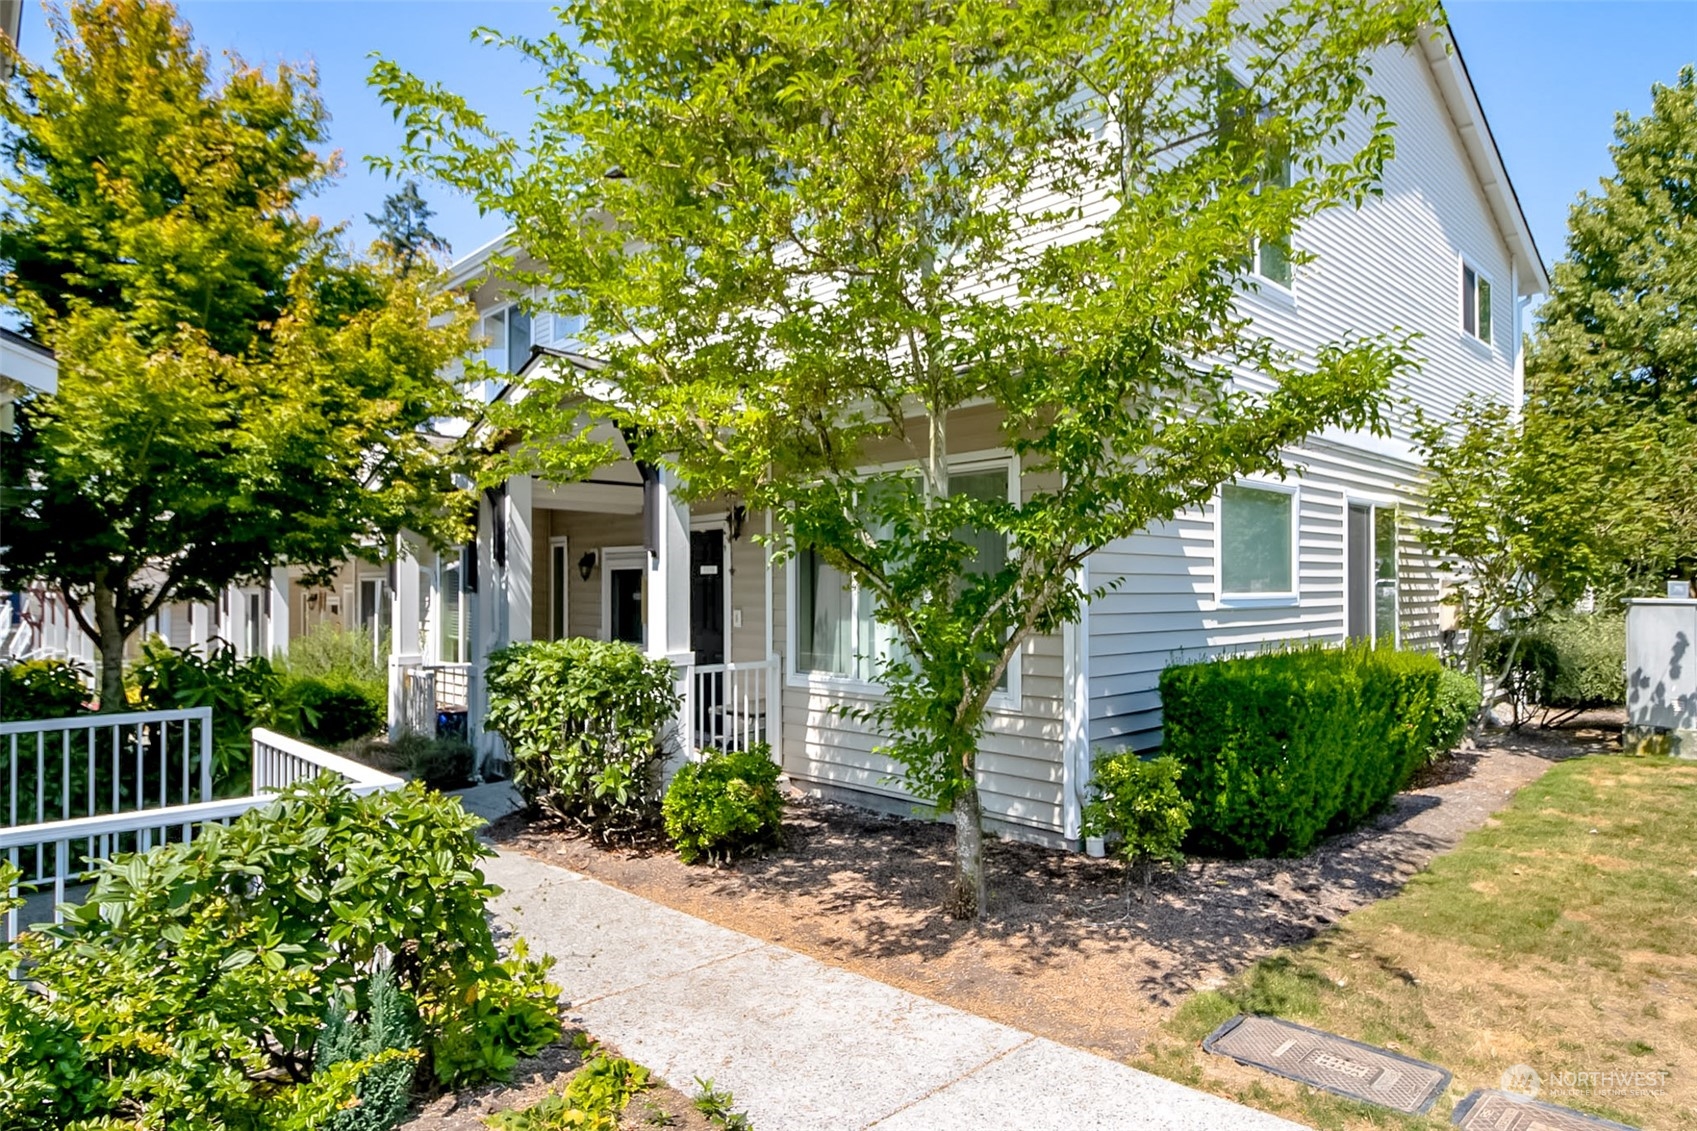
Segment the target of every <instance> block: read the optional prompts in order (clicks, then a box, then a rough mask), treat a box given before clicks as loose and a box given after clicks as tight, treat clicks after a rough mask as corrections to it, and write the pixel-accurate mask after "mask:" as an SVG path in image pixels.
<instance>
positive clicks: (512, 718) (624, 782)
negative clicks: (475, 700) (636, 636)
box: [485, 637, 678, 840]
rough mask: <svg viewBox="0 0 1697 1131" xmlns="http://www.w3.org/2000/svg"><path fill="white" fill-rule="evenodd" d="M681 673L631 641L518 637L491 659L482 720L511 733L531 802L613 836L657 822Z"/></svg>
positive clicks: (517, 776) (516, 765)
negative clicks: (666, 737)
mask: <svg viewBox="0 0 1697 1131" xmlns="http://www.w3.org/2000/svg"><path fill="white" fill-rule="evenodd" d="M675 679H676V677H675V676H674V674H673V671H672V665H671V664H669V663H667V662H666V661H665V660H656V659H650V658H649V657H648V656H646V655H644V654H643V651H642V649H640V648H638V647H636V646H635V645H634V644H625V643H621V642H618V641H602V640H585V639H583V638H581V637H573V638H571V639H567V640H549V641H532V642H530V643H526V644H515V645H513V646H512V647H510V648H503V649H501V650H500V651H498V652H495V653H492V654H491V655H490V657H489V667H488V670H487V672H486V675H485V683H486V686H487V687H488V689H489V710H488V716H487V719H486V726H487V727H488V728H489V729H490V730H493V731H495V732H496V733H497V734H499V735H500V736H501V737H502V738H503V739H505V740H506V742H507V749H508V751H509V753H510V754H511V755H512V762H513V784H514V785H516V786H517V787H518V790H519V792H520V793H521V794H523V795H524V799H525V800H526V801H527V802H529V803H530V804H531V805H534V806H536V807H537V808H539V809H541V810H542V811H543V812H545V813H547V814H549V815H550V816H553V817H556V818H558V819H560V820H563V821H569V822H571V823H572V824H575V825H578V826H580V827H582V828H583V829H585V830H587V831H588V832H589V833H590V834H591V835H592V836H595V837H597V838H598V839H601V840H608V839H613V838H616V837H619V836H624V835H629V834H631V833H634V832H637V831H639V830H645V829H648V828H651V827H652V826H653V824H654V818H655V816H656V813H657V809H658V801H659V783H658V780H657V778H658V775H657V771H658V769H659V765H660V762H661V761H662V759H663V758H664V757H665V749H664V747H663V746H662V744H661V734H662V732H663V730H664V728H665V727H666V725H667V724H668V723H669V722H671V720H672V718H673V717H674V716H675V715H676V714H677V710H678V694H677V688H676V683H675Z"/></svg>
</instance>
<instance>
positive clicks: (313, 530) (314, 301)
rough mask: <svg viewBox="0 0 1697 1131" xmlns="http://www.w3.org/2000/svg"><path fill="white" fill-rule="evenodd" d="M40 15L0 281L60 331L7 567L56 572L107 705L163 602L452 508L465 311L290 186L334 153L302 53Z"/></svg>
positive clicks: (3, 108)
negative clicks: (94, 648) (447, 447)
mask: <svg viewBox="0 0 1697 1131" xmlns="http://www.w3.org/2000/svg"><path fill="white" fill-rule="evenodd" d="M53 28H54V33H55V37H56V48H55V52H54V64H53V66H52V67H47V66H38V65H35V64H32V63H30V62H28V61H20V62H19V64H18V76H17V79H16V81H15V82H14V84H13V85H12V86H11V87H8V88H7V89H6V90H5V92H4V93H0V122H3V123H4V126H3V129H4V142H3V144H4V147H5V150H6V153H7V156H8V157H9V158H10V160H9V162H8V165H7V168H6V171H5V173H4V175H3V180H0V183H3V185H4V192H5V206H4V212H3V213H0V267H3V271H4V275H3V280H0V293H3V294H4V296H5V298H6V300H7V301H9V302H10V303H12V304H14V305H15V306H16V307H18V308H19V309H20V310H21V311H22V312H23V314H24V315H25V316H26V317H27V319H28V321H29V329H30V332H31V333H32V334H33V336H34V337H36V338H37V339H38V340H40V341H42V342H43V343H45V344H46V345H48V346H51V347H52V348H54V349H55V350H56V351H57V353H58V358H59V391H58V393H57V395H55V396H52V397H41V398H36V399H33V400H31V401H28V402H25V403H23V404H21V405H20V406H19V412H18V428H17V430H16V432H15V434H12V435H9V436H6V437H0V443H3V444H4V447H5V452H4V460H3V461H0V462H3V468H0V492H3V494H0V521H3V524H4V530H5V535H4V537H5V542H6V552H5V555H4V558H3V564H0V578H3V580H4V581H5V583H6V584H7V585H8V586H9V587H12V588H17V587H19V586H21V585H24V584H27V583H31V582H37V581H41V582H47V583H49V584H51V585H53V586H55V587H56V588H57V589H59V591H60V592H62V593H63V594H64V595H65V597H66V599H67V601H68V602H69V604H70V606H71V608H72V610H73V611H74V612H75V613H76V615H77V617H78V619H79V621H80V623H81V624H82V627H83V629H84V631H86V632H87V633H88V634H89V636H91V637H92V638H93V639H94V640H95V641H96V642H97V643H98V645H99V651H100V673H99V677H100V698H101V704H102V706H103V708H105V709H108V710H111V709H121V707H122V704H123V701H124V695H123V683H122V678H123V671H122V665H123V656H124V649H125V642H126V641H127V640H128V639H129V638H130V636H132V635H133V634H134V633H135V631H136V630H137V629H138V628H139V627H141V625H142V624H144V623H145V622H146V620H147V618H148V617H149V616H151V615H152V614H153V613H154V612H155V611H156V610H158V609H159V608H160V607H161V606H163V605H165V604H167V603H169V602H172V601H183V600H201V599H208V598H211V597H212V596H213V595H215V594H216V593H218V592H219V591H220V590H221V589H222V588H224V587H225V586H227V585H230V584H232V583H236V582H239V581H244V580H247V579H251V578H255V577H258V576H260V575H262V574H263V573H264V571H265V570H267V569H269V568H270V567H271V566H273V565H275V564H278V563H282V562H289V563H294V564H298V565H302V566H305V567H308V569H309V571H317V570H327V569H329V568H330V567H331V566H332V565H333V564H334V563H336V562H338V561H339V560H341V559H343V558H345V557H346V556H347V554H348V553H350V552H351V551H352V550H353V549H354V548H356V547H361V548H363V549H365V550H367V551H370V550H372V549H376V550H377V552H382V547H384V546H386V545H392V544H393V535H394V534H395V532H397V531H398V530H399V529H401V528H402V527H403V526H406V527H411V528H414V529H419V530H421V531H424V532H425V533H427V534H430V533H436V532H444V533H445V532H446V531H447V530H448V529H450V528H451V527H453V526H454V525H455V523H456V521H457V512H456V510H455V508H453V507H451V506H447V505H445V502H446V500H447V498H448V494H447V492H448V488H449V482H450V481H449V470H450V468H451V466H452V465H451V461H450V456H449V455H448V454H445V453H444V451H443V449H442V448H441V446H440V445H438V444H436V443H434V442H433V441H432V439H431V438H430V437H429V436H427V435H426V434H425V433H424V432H423V431H422V429H423V428H424V426H426V425H427V424H428V423H429V422H430V421H431V420H432V419H433V418H436V417H439V416H446V415H451V414H453V413H455V412H456V411H457V410H458V408H459V405H460V399H459V397H458V395H457V393H456V391H455V389H454V387H453V386H452V384H451V383H449V382H447V381H445V380H443V379H442V378H440V377H438V376H437V374H438V372H439V371H441V370H442V369H443V368H444V367H445V366H447V364H448V363H449V362H451V361H452V360H453V359H454V358H455V357H456V356H457V355H458V354H459V353H460V352H462V351H463V349H464V347H465V341H466V331H465V326H464V324H463V322H459V321H457V320H456V319H455V318H454V317H453V316H452V312H453V303H452V300H451V299H449V298H448V297H447V296H445V295H442V294H440V293H439V292H438V290H437V288H436V287H435V286H434V283H433V281H432V280H431V279H429V278H427V277H426V276H424V275H423V274H419V273H412V274H407V273H399V272H396V271H393V270H391V269H389V268H388V267H386V266H383V265H379V264H374V263H371V262H366V261H361V260H357V259H352V258H350V257H348V256H347V255H345V254H344V253H342V252H341V251H340V250H338V248H337V246H336V243H335V236H336V233H335V232H334V231H326V230H325V229H324V228H323V227H322V226H321V225H320V223H319V221H318V220H317V219H315V218H312V217H308V216H304V215H302V213H301V212H300V211H299V203H300V201H301V200H302V198H303V197H304V196H305V195H306V194H308V193H310V192H312V191H314V190H315V189H316V188H318V187H319V186H321V185H322V184H323V183H324V181H325V180H326V178H328V177H329V176H330V175H331V174H332V173H333V172H334V167H333V162H332V161H331V160H330V159H327V158H324V157H321V156H320V155H319V154H318V153H317V152H315V150H314V148H313V147H314V146H315V145H316V144H318V143H320V142H321V141H322V140H323V137H324V133H323V126H324V109H323V107H322V105H321V104H320V102H319V100H318V96H317V93H316V89H315V81H316V79H315V76H314V74H313V73H312V72H310V71H302V70H298V69H295V68H291V67H288V66H282V67H279V68H278V69H277V70H276V72H275V73H267V72H265V71H263V70H261V69H258V68H255V67H250V66H248V65H247V64H245V63H243V62H241V61H240V60H239V59H236V58H234V57H228V58H227V62H226V65H225V67H224V69H223V70H222V72H220V73H217V74H214V71H213V67H212V64H211V61H210V60H209V58H208V56H207V54H206V53H205V52H204V51H202V50H199V49H197V48H195V47H194V45H193V43H192V40H191V36H190V32H189V29H188V27H187V26H186V25H184V24H183V23H181V22H180V21H178V20H177V18H176V15H175V12H174V10H173V9H172V8H171V7H170V6H169V5H167V4H156V3H141V2H139V0H118V2H114V3H95V2H93V0H84V2H79V3H76V4H73V5H72V6H71V8H70V11H69V14H68V15H60V16H56V17H55V19H54V24H53ZM85 603H86V606H87V609H88V610H89V611H88V612H87V613H85V611H84V609H85Z"/></svg>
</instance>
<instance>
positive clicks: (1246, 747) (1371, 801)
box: [1161, 646, 1442, 856]
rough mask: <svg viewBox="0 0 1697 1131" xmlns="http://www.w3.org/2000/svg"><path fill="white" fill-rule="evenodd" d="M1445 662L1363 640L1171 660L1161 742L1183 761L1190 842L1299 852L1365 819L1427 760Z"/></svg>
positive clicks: (1220, 849)
mask: <svg viewBox="0 0 1697 1131" xmlns="http://www.w3.org/2000/svg"><path fill="white" fill-rule="evenodd" d="M1441 671H1442V668H1441V667H1440V665H1439V663H1438V661H1437V659H1436V658H1434V657H1432V656H1426V655H1418V654H1415V653H1411V652H1395V651H1391V650H1389V649H1371V648H1364V647H1359V646H1354V647H1347V648H1321V647H1314V648H1304V649H1293V650H1291V651H1285V652H1270V653H1266V654H1263V655H1258V656H1245V657H1239V658H1235V659H1222V660H1211V661H1208V662H1205V663H1198V664H1183V665H1178V666H1174V667H1169V668H1167V669H1166V670H1165V671H1164V672H1162V673H1161V704H1162V712H1163V717H1164V720H1165V721H1164V741H1163V751H1164V752H1165V753H1167V754H1170V755H1172V756H1173V757H1175V758H1177V759H1178V760H1179V762H1180V763H1181V764H1182V766H1183V767H1184V772H1183V776H1182V778H1181V780H1180V788H1181V789H1182V791H1183V793H1184V796H1185V797H1186V798H1187V799H1188V800H1189V801H1190V802H1191V804H1192V805H1193V806H1194V809H1193V811H1192V814H1191V834H1190V844H1191V845H1192V846H1193V847H1194V848H1196V849H1198V850H1200V851H1204V852H1208V853H1216V854H1224V855H1240V856H1270V855H1278V854H1285V855H1297V854H1301V853H1303V852H1306V851H1308V849H1309V848H1311V847H1313V845H1314V842H1315V841H1317V840H1318V839H1319V838H1320V837H1321V836H1322V835H1324V834H1326V833H1328V832H1337V831H1341V830H1344V829H1347V828H1351V827H1353V826H1355V825H1357V824H1359V823H1360V822H1361V821H1362V820H1363V819H1365V818H1366V817H1367V816H1368V815H1370V814H1371V813H1373V812H1374V811H1376V810H1377V809H1379V808H1381V807H1382V806H1383V805H1384V804H1385V802H1387V801H1388V800H1389V799H1390V798H1391V796H1392V795H1393V794H1394V793H1396V791H1397V790H1399V789H1401V788H1402V787H1403V786H1404V785H1405V784H1406V783H1407V781H1408V779H1409V776H1410V775H1411V774H1412V773H1413V772H1414V771H1415V770H1416V769H1417V768H1418V767H1419V766H1420V765H1421V763H1422V762H1423V761H1424V760H1425V758H1426V756H1427V751H1428V750H1429V749H1430V747H1431V741H1432V729H1433V726H1434V724H1435V721H1436V700H1437V694H1438V681H1439V678H1440V672H1441Z"/></svg>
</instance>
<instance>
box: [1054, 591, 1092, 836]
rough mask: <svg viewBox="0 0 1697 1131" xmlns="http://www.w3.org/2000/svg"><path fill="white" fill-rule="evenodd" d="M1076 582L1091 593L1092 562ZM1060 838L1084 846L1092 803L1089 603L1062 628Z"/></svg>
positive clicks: (1085, 603)
mask: <svg viewBox="0 0 1697 1131" xmlns="http://www.w3.org/2000/svg"><path fill="white" fill-rule="evenodd" d="M1076 581H1077V583H1078V585H1079V587H1080V588H1082V589H1083V590H1084V591H1085V592H1086V593H1088V592H1089V591H1090V559H1089V558H1085V559H1084V562H1083V564H1082V565H1080V566H1079V568H1078V575H1077V578H1076ZM1061 655H1062V680H1061V683H1062V687H1063V699H1062V701H1061V704H1062V705H1061V719H1062V726H1061V823H1062V828H1061V835H1062V836H1063V837H1065V838H1066V839H1067V841H1068V842H1069V843H1071V844H1075V845H1078V846H1079V847H1083V848H1085V849H1086V850H1087V851H1088V850H1089V846H1087V845H1085V844H1083V836H1084V806H1085V805H1086V804H1088V802H1089V800H1090V778H1091V775H1092V772H1093V767H1092V761H1091V753H1090V603H1089V601H1088V600H1086V601H1085V602H1084V604H1083V605H1082V606H1081V607H1080V609H1079V613H1078V620H1077V622H1076V623H1074V622H1071V621H1069V622H1067V623H1066V624H1065V625H1063V626H1062V627H1061Z"/></svg>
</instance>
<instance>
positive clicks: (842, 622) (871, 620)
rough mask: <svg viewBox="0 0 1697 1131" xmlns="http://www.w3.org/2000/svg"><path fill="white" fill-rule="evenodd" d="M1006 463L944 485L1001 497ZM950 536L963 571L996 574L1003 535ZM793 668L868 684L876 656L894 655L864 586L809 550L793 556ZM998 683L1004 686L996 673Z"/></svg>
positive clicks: (964, 473) (1003, 553)
mask: <svg viewBox="0 0 1697 1131" xmlns="http://www.w3.org/2000/svg"><path fill="white" fill-rule="evenodd" d="M1010 474H1011V469H1010V467H1009V466H1008V465H1007V464H1005V463H1003V464H1000V465H998V466H996V467H993V468H983V467H977V468H970V469H965V470H961V471H956V472H951V474H950V476H949V489H950V491H951V492H953V493H954V494H957V495H967V496H969V497H971V498H977V499H1006V498H1007V497H1008V477H1009V475H1010ZM955 537H956V538H958V539H959V540H960V541H962V542H964V543H966V544H967V545H969V546H971V547H972V548H973V554H972V557H971V559H970V560H969V562H968V563H967V570H968V572H970V573H975V574H992V573H997V572H999V571H1000V570H1001V569H1002V567H1003V566H1005V565H1006V564H1007V560H1008V542H1007V537H1006V536H1005V535H1003V534H1002V533H1000V532H999V531H994V530H961V531H957V532H956V534H955ZM793 568H794V570H795V577H796V671H797V672H798V673H802V674H810V675H824V676H837V677H841V678H844V679H852V680H857V681H860V682H863V683H870V682H872V680H873V679H874V678H875V677H876V676H877V673H878V666H879V662H880V661H881V660H882V659H885V658H888V657H892V656H896V655H899V654H900V649H901V642H900V641H899V640H898V639H897V637H896V633H895V630H894V629H893V628H891V627H890V626H889V625H886V624H882V623H880V622H879V621H878V620H877V618H876V617H875V616H874V615H873V612H874V609H875V607H876V606H875V603H874V599H873V595H872V593H871V592H869V591H868V590H866V589H864V588H862V587H861V586H860V585H858V584H856V583H855V582H854V581H853V580H851V579H850V578H849V577H847V576H846V575H844V574H843V573H842V572H841V571H840V570H838V569H836V568H835V567H833V566H831V565H830V564H828V563H827V562H826V561H825V560H824V558H823V557H821V556H820V555H819V554H818V553H817V552H815V551H814V550H811V549H807V550H803V551H801V552H800V553H799V554H797V555H796V558H795V563H794V566H793ZM998 686H999V687H1002V688H1004V689H1005V688H1006V687H1007V686H1008V675H1007V673H1006V672H1004V673H1003V674H1002V680H1001V682H1000V684H998Z"/></svg>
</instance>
